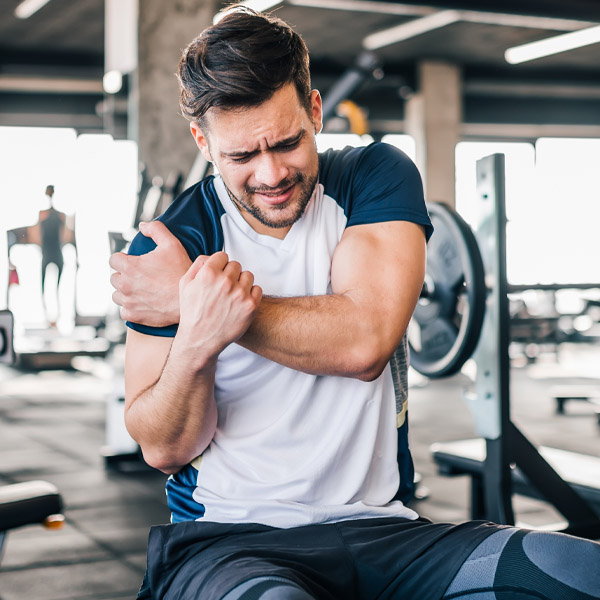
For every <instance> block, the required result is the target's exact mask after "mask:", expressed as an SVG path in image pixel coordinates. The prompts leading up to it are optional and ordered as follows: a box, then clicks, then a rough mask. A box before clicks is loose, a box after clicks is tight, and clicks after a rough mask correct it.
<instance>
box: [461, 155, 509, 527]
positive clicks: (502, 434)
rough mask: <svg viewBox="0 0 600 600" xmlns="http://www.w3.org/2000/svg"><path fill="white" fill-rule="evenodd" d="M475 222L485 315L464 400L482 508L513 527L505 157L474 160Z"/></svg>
mask: <svg viewBox="0 0 600 600" xmlns="http://www.w3.org/2000/svg"><path fill="white" fill-rule="evenodd" d="M477 195H478V203H477V204H478V207H477V208H478V214H477V222H476V223H473V229H474V231H475V236H476V238H477V241H478V243H479V248H480V251H481V256H482V259H483V264H484V267H485V273H486V285H487V288H488V293H487V298H486V311H485V318H484V322H483V327H482V332H481V338H480V342H479V344H478V346H477V348H476V351H475V353H474V358H475V362H476V365H477V376H476V380H475V392H474V394H467V396H466V399H467V401H468V404H469V406H470V408H471V411H472V412H473V415H474V417H475V423H476V427H477V432H478V433H479V435H481V436H482V437H483V438H485V440H486V451H487V452H486V461H485V474H484V480H483V485H484V504H485V514H486V516H487V518H488V519H491V520H492V521H495V522H497V523H506V524H514V522H515V517H514V512H513V507H512V480H511V469H510V463H511V454H510V444H509V436H508V435H507V432H508V431H509V425H510V380H509V371H510V370H509V364H508V360H509V359H508V345H509V327H510V324H509V311H508V296H507V279H506V211H505V205H504V155H503V154H494V155H493V156H488V157H486V158H483V159H481V160H479V161H477Z"/></svg>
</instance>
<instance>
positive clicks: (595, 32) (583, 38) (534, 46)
mask: <svg viewBox="0 0 600 600" xmlns="http://www.w3.org/2000/svg"><path fill="white" fill-rule="evenodd" d="M598 42H600V25H596V26H595V27H588V28H587V29H580V30H579V31H572V32H570V33H563V34H562V35H556V36H553V37H550V38H546V39H545V40H540V41H538V42H531V43H530V44H523V45H522V46H515V47H514V48H509V49H508V50H507V51H506V52H505V53H504V58H505V59H506V61H507V62H509V63H510V64H511V65H517V64H519V63H522V62H527V61H528V60H535V59H536V58H542V57H543V56H550V55H551V54H558V53H559V52H566V51H567V50H574V49H575V48H581V47H582V46H589V45H590V44H597V43H598Z"/></svg>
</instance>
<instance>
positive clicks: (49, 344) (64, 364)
mask: <svg viewBox="0 0 600 600" xmlns="http://www.w3.org/2000/svg"><path fill="white" fill-rule="evenodd" d="M7 241H8V244H7V249H8V255H9V258H10V250H11V248H12V247H13V246H14V245H16V244H37V245H40V239H39V228H38V227H37V226H31V227H19V228H17V229H11V230H8V231H7ZM68 243H72V244H73V245H75V240H74V239H70V240H68ZM75 247H76V246H75ZM76 268H77V267H76ZM73 302H74V304H75V305H76V302H75V297H74V298H73ZM101 320H102V319H101V318H99V317H89V318H88V317H82V316H81V315H79V314H78V313H77V309H76V307H75V325H76V326H75V328H74V330H73V332H72V333H71V334H70V335H69V336H68V337H65V336H63V335H61V334H60V333H59V332H58V330H56V329H55V328H50V329H45V328H40V329H28V330H27V331H26V332H25V335H23V336H19V337H17V339H16V340H15V350H14V351H15V358H16V360H15V362H16V364H17V365H18V366H19V367H20V368H23V369H32V370H40V369H70V368H71V361H72V359H73V358H74V357H75V356H82V355H85V356H90V357H105V356H106V353H107V352H108V350H109V348H110V343H109V341H108V340H106V339H105V338H102V337H98V336H97V331H96V328H95V327H94V326H92V325H90V324H89V323H88V322H87V321H89V322H90V323H94V324H96V325H98V321H101ZM11 339H12V338H11Z"/></svg>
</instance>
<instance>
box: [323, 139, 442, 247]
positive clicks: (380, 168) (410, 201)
mask: <svg viewBox="0 0 600 600" xmlns="http://www.w3.org/2000/svg"><path fill="white" fill-rule="evenodd" d="M319 159H320V163H319V166H320V171H319V182H320V183H321V184H322V185H323V190H324V193H325V194H326V195H327V196H329V197H330V198H332V199H334V200H335V202H336V203H337V204H338V205H339V206H340V207H341V208H342V209H343V211H344V214H345V215H346V218H347V227H350V226H352V225H362V224H368V223H379V222H383V221H412V222H415V223H418V224H419V225H423V226H424V227H425V228H426V234H427V238H429V236H430V235H431V231H432V228H431V222H430V220H429V216H428V214H427V208H426V205H425V199H424V195H423V183H422V181H421V175H420V174H419V171H418V169H417V167H416V165H415V164H414V163H413V161H412V160H411V159H410V158H409V157H408V156H407V155H406V154H405V153H404V152H402V151H401V150H399V149H398V148H396V147H395V146H391V145H390V144H385V143H382V142H374V143H372V144H370V145H368V146H363V147H360V148H344V149H343V150H339V151H329V152H326V153H324V154H321V155H320V157H319Z"/></svg>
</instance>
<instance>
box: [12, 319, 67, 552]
mask: <svg viewBox="0 0 600 600" xmlns="http://www.w3.org/2000/svg"><path fill="white" fill-rule="evenodd" d="M13 328H14V321H13V315H12V313H11V312H10V311H8V310H0V363H6V364H12V363H13V362H14V350H13V345H12V342H13ZM62 507H63V502H62V498H61V495H60V493H59V491H58V490H57V489H56V487H55V486H54V485H53V484H51V483H49V482H48V481H26V482H24V483H13V484H10V485H3V486H0V558H1V556H2V547H3V545H4V541H5V539H6V534H7V532H8V531H9V530H10V529H15V528H17V527H23V526H24V525H34V524H38V523H39V524H43V525H44V526H45V527H47V528H48V529H58V528H60V527H62V525H63V523H64V520H65V518H64V516H63V515H62V514H61V513H62Z"/></svg>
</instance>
